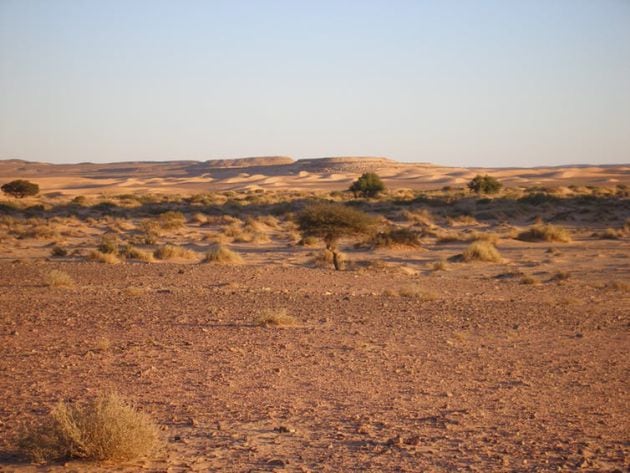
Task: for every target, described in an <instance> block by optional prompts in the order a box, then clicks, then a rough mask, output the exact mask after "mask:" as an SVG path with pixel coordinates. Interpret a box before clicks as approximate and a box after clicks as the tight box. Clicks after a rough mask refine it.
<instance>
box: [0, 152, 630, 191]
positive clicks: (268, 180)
mask: <svg viewBox="0 0 630 473" xmlns="http://www.w3.org/2000/svg"><path fill="white" fill-rule="evenodd" d="M365 171H373V172H377V173H378V174H379V176H381V177H382V178H383V180H384V182H385V184H386V185H387V186H388V187H391V188H409V189H439V188H441V187H444V186H452V187H461V186H465V185H466V183H468V181H470V179H472V178H473V177H474V176H475V175H477V174H485V173H488V174H491V175H493V176H495V177H497V178H498V179H500V180H501V182H503V183H504V184H505V185H509V186H512V187H514V186H559V185H568V184H575V185H595V186H614V185H617V184H625V185H629V184H630V165H612V166H560V167H539V168H531V169H522V168H521V169H518V168H494V169H492V168H487V169H486V168H458V167H445V166H438V165H432V164H427V163H399V162H396V161H392V160H389V159H386V158H321V159H300V160H297V161H294V160H292V159H291V158H281V157H269V158H250V159H241V160H238V159H237V160H220V161H205V162H196V161H168V162H163V163H155V162H154V163H146V162H134V163H109V164H89V163H82V164H68V165H53V164H47V163H31V162H26V161H19V160H4V161H1V160H0V180H2V181H4V180H6V181H10V180H12V179H20V178H21V179H30V180H33V181H35V182H37V183H38V184H39V185H40V187H41V189H42V192H44V193H50V194H55V193H61V194H63V195H84V194H100V193H104V194H124V193H130V192H166V193H172V192H183V193H191V192H207V191H216V190H221V191H223V190H240V189H294V190H344V189H347V188H348V186H349V185H350V184H351V183H352V181H354V180H355V179H356V178H357V176H358V175H360V174H361V173H363V172H365Z"/></svg>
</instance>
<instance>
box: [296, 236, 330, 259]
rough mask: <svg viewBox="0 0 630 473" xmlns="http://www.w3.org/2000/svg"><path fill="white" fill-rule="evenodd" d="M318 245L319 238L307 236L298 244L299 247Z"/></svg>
mask: <svg viewBox="0 0 630 473" xmlns="http://www.w3.org/2000/svg"><path fill="white" fill-rule="evenodd" d="M298 235H299V233H298ZM318 243H319V238H317V237H314V236H307V237H304V238H301V239H300V240H299V241H298V242H297V244H298V245H299V246H315V245H317V244H318ZM331 258H332V256H331ZM331 261H332V260H331Z"/></svg>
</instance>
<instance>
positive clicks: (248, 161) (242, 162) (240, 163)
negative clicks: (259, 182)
mask: <svg viewBox="0 0 630 473" xmlns="http://www.w3.org/2000/svg"><path fill="white" fill-rule="evenodd" d="M293 163H295V160H294V159H293V158H291V157H290V156H255V157H251V158H234V159H210V160H208V161H206V162H205V163H204V164H205V165H207V166H208V167H211V168H247V167H258V166H280V165H287V164H293Z"/></svg>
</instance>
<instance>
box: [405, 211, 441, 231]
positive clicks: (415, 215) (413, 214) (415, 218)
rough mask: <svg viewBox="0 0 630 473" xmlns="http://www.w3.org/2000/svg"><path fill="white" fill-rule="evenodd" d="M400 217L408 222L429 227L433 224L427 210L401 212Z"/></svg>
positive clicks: (431, 216) (432, 219)
mask: <svg viewBox="0 0 630 473" xmlns="http://www.w3.org/2000/svg"><path fill="white" fill-rule="evenodd" d="M400 216H401V217H402V218H403V219H405V220H406V221H408V222H413V223H418V224H420V225H424V226H427V227H430V226H432V225H433V223H434V218H433V215H431V212H429V211H428V210H427V209H420V210H403V211H402V212H400Z"/></svg>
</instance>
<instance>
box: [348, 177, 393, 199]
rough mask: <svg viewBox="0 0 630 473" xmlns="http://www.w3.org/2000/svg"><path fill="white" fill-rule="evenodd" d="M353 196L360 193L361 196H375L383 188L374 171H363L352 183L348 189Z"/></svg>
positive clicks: (383, 185)
mask: <svg viewBox="0 0 630 473" xmlns="http://www.w3.org/2000/svg"><path fill="white" fill-rule="evenodd" d="M349 190H350V191H351V192H352V193H353V194H354V196H355V197H358V196H359V194H361V195H362V196H363V197H376V196H377V195H378V194H379V192H383V191H384V190H385V184H383V181H381V178H380V177H378V175H377V174H376V173H374V172H365V173H363V174H362V175H361V177H359V178H358V179H357V180H356V181H354V182H353V183H352V185H351V186H350V189H349Z"/></svg>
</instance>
